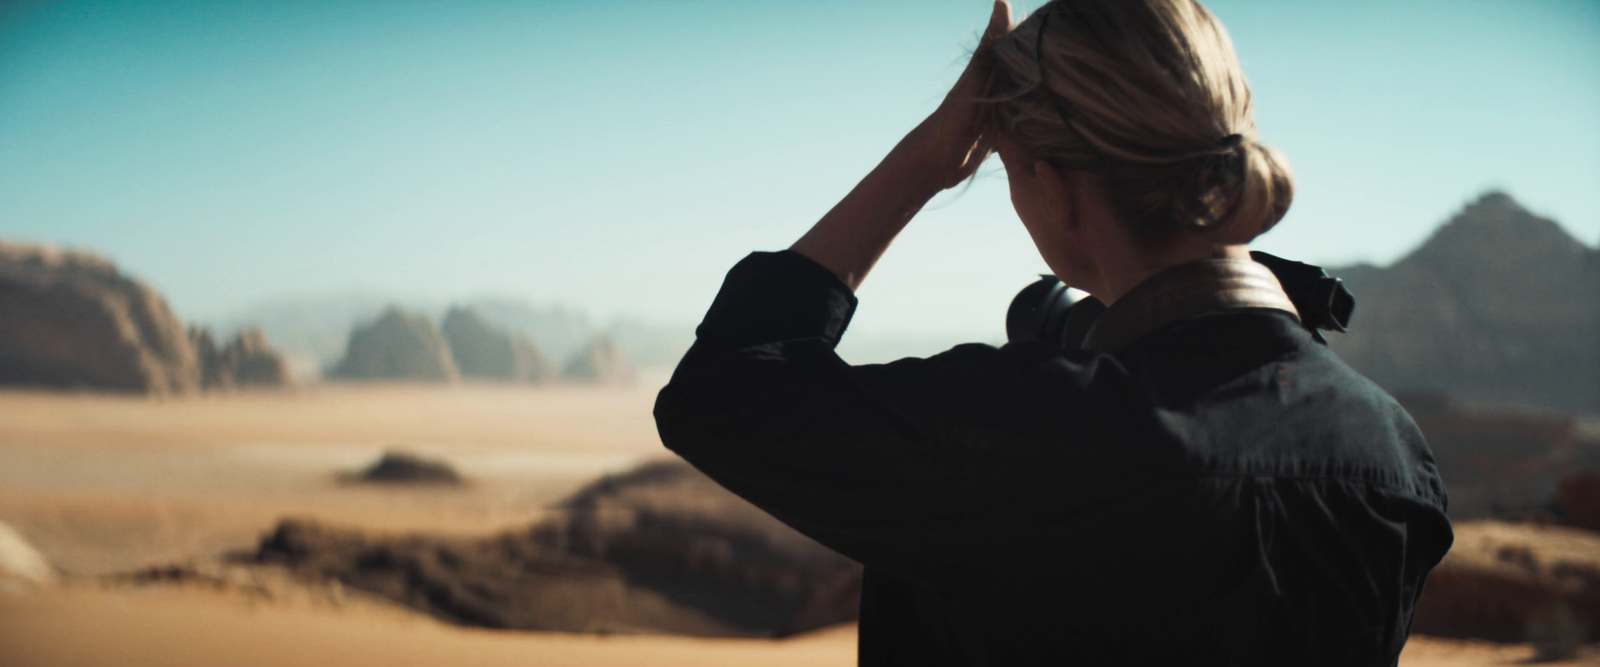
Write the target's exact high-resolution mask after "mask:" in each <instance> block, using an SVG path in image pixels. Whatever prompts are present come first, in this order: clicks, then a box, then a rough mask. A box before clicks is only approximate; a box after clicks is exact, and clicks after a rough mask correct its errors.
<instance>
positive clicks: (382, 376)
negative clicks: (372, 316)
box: [331, 308, 461, 382]
mask: <svg viewBox="0 0 1600 667" xmlns="http://www.w3.org/2000/svg"><path fill="white" fill-rule="evenodd" d="M331 375H332V376H333V377H335V378H342V379H347V380H412V381H421V382H453V381H455V380H457V379H460V377H461V373H460V371H459V370H458V369H457V368H456V362H455V359H454V358H453V357H452V356H450V346H449V343H447V342H446V341H445V338H444V334H442V333H440V331H439V328H438V327H436V326H434V324H433V321H432V320H429V319H428V318H426V317H423V316H421V315H415V314H412V313H407V312H405V311H402V310H400V309H399V308H390V309H388V310H386V311H384V313H383V314H382V315H380V316H378V319H377V320H374V321H373V322H371V323H369V324H366V325H365V326H358V327H356V329H355V330H354V331H352V332H350V343H349V345H348V346H347V347H346V350H345V355H344V359H342V360H341V361H340V362H339V364H338V366H336V367H335V368H334V369H333V372H332V373H331Z"/></svg>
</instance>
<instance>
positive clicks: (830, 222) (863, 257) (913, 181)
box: [790, 0, 1011, 290]
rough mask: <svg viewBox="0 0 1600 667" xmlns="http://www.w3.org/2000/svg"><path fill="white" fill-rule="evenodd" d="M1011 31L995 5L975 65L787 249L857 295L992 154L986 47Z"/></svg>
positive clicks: (1007, 11)
mask: <svg viewBox="0 0 1600 667" xmlns="http://www.w3.org/2000/svg"><path fill="white" fill-rule="evenodd" d="M1010 32H1011V5H1010V4H1008V3H1007V2H1006V0H996V2H995V3H994V13H993V14H991V15H990V16H989V27H988V29H986V30H984V33H983V37H982V38H981V39H980V40H979V41H978V49H977V50H976V51H974V52H973V54H972V62H970V63H968V64H967V69H966V71H964V72H962V73H961V78H960V79H959V80H957V81H956V85H955V86H954V87H953V88H951V89H950V92H949V94H947V95H945V97H944V102H941V103H940V104H939V108H938V109H935V110H934V112H933V113H932V114H930V115H929V116H928V118H927V119H926V120H924V121H922V122H921V123H920V124H918V125H917V127H916V128H915V129H913V130H911V133H910V134H907V135H906V136H905V138H904V139H901V140H900V143H899V144H897V145H895V147H894V150H892V151H889V155H888V157H885V158H884V159H883V161H882V162H880V163H878V166H877V168H875V169H873V170H872V173H869V174H867V177H866V178H863V179H861V182H860V183H857V184H856V187H855V189H854V190H851V191H850V194H847V195H845V197H844V199H842V200H840V201H839V203H838V204H836V205H834V207H833V210H830V211H828V213H827V215H824V216H822V219H821V220H818V221H817V224H816V225H813V226H812V227H811V231H809V232H806V235H805V236H802V237H800V240H799V241H795V243H794V245H793V246H790V249H791V250H794V251H795V252H798V253H800V254H802V255H805V256H806V257H810V258H811V259H812V260H813V261H815V262H817V263H818V264H821V265H822V266H824V267H826V268H827V269H828V270H829V271H832V272H833V273H834V275H837V276H839V279H840V280H843V281H844V282H845V284H847V285H849V286H850V289H852V290H854V289H856V288H858V287H860V286H861V281H863V280H866V277H867V272H868V271H871V270H872V267H873V265H875V264H877V262H878V258H879V257H882V256H883V251H884V250H886V249H888V247H889V243H890V242H891V241H893V240H894V237H895V236H896V235H898V234H899V233H900V230H902V229H904V228H905V226H906V223H908V222H911V218H912V216H915V215H916V214H917V211H920V210H922V207H923V206H924V205H925V204H927V203H928V200H929V199H932V198H933V196H934V195H935V194H938V192H939V191H940V190H943V189H945V188H949V187H951V186H954V185H956V184H957V183H960V182H961V181H962V180H964V179H966V178H967V177H968V176H971V175H972V174H973V173H974V172H976V171H977V170H978V165H981V164H983V161H984V159H985V158H987V157H989V153H990V152H991V151H993V149H994V137H992V136H988V135H986V134H985V133H984V129H985V123H984V107H983V104H982V102H980V100H981V99H982V98H983V97H984V96H985V95H986V94H987V93H988V92H989V91H988V87H989V75H990V73H991V72H992V71H993V69H994V54H993V51H992V50H991V49H990V45H991V44H993V43H994V42H995V40H997V39H999V38H1001V37H1004V36H1005V35H1006V34H1008V33H1010Z"/></svg>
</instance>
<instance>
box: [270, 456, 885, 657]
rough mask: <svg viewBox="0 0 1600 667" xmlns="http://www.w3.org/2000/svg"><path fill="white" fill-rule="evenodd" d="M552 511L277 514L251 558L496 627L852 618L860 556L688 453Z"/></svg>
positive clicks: (688, 630)
mask: <svg viewBox="0 0 1600 667" xmlns="http://www.w3.org/2000/svg"><path fill="white" fill-rule="evenodd" d="M555 514H556V516H557V518H554V519H551V520H548V521H546V522H543V523H540V524H537V525H535V526H532V527H530V528H528V529H524V530H517V531H511V532H507V533H504V534H500V535H496V536H492V537H488V538H483V539H464V538H453V537H444V536H430V535H412V536H391V535H378V534H370V533H364V532H361V531H356V530H349V529H340V528H334V527H330V526H325V525H322V524H317V523H313V522H307V521H286V522H283V523H282V524H280V525H279V526H278V527H277V529H276V530H274V531H273V532H272V533H271V534H269V535H267V536H266V537H265V538H264V539H263V540H262V542H261V545H260V547H259V549H258V550H257V552H256V554H255V556H254V560H255V561H257V562H261V563H272V564H280V565H283V566H286V567H288V568H289V569H290V570H292V571H294V572H297V573H299V574H300V575H301V576H305V577H312V578H323V579H334V580H337V581H340V582H342V583H343V584H344V585H347V586H352V587H355V588H358V589H362V590H365V591H368V592H371V593H375V594H377V595H380V596H383V597H386V598H389V599H391V600H394V601H396V602H399V603H401V604H405V605H408V606H411V607H413V608H416V609H419V610H422V611H425V612H427V613H430V614H433V615H434V616H437V617H439V618H443V619H446V620H449V621H452V622H456V623H462V624H467V625H479V626H487V627H495V628H515V629H529V630H556V631H567V632H648V633H672V634H687V635H702V636H733V637H761V636H782V635H787V634H793V633H797V632H804V631H807V630H811V629H815V628H818V627H823V626H826V625H832V624H835V623H841V622H847V621H851V620H854V619H855V617H856V612H857V609H858V605H859V597H860V576H861V569H860V567H859V566H858V565H856V564H855V563H853V562H851V561H850V560H848V559H846V558H844V557H843V556H840V555H838V554H836V553H834V552H832V551H830V550H828V549H826V548H824V547H822V546H821V545H818V544H817V543H815V542H813V541H811V540H809V539H807V538H806V537H804V536H802V535H800V534H799V533H796V532H794V531H793V530H791V529H789V528H788V527H786V526H784V525H783V524H781V523H778V522H777V521H776V520H775V519H773V518H771V517H770V516H767V515H766V514H765V513H763V512H761V511H760V510H757V509H756V508H755V507H753V506H751V505H749V504H748V503H745V502H744V501H742V500H740V499H739V498H737V497H736V496H734V495H733V494H731V493H729V492H727V491H725V490H723V489H722V488H721V487H719V486H717V485H716V484H715V483H714V482H712V481H711V480H709V479H707V478H705V477H704V476H702V475H700V473H698V472H696V471H695V470H694V469H693V468H691V467H689V466H688V464H685V463H682V462H677V461H675V462H667V463H656V464H648V465H645V466H642V467H640V468H638V469H636V470H634V471H632V472H629V473H627V474H623V475H618V476H613V477H607V478H604V479H602V480H600V481H598V482H596V483H594V484H592V485H590V486H589V487H587V488H585V489H583V490H581V491H579V492H578V493H577V494H576V495H574V496H573V497H572V498H571V499H569V500H568V501H566V502H565V503H563V504H562V505H560V506H559V507H558V508H556V512H555Z"/></svg>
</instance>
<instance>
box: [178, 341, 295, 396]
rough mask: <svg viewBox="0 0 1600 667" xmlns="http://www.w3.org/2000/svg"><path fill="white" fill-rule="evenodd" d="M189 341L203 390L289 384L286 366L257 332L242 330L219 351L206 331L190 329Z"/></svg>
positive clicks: (282, 359) (287, 365)
mask: <svg viewBox="0 0 1600 667" xmlns="http://www.w3.org/2000/svg"><path fill="white" fill-rule="evenodd" d="M189 340H190V342H191V344H193V345H194V348H195V353H196V354H198V355H199V357H200V378H201V385H202V386H204V387H205V388H206V389H233V388H236V387H281V386H284V385H287V384H291V382H292V380H291V379H290V373H289V364H288V362H287V361H285V360H284V358H283V355H280V354H278V352H277V351H276V350H274V349H272V346H271V345H270V344H268V343H267V335H266V334H264V333H262V332H261V330H260V329H257V328H254V327H252V328H248V329H245V330H243V331H241V332H239V334H238V335H236V336H234V337H233V340H230V341H228V342H227V344H225V345H223V346H222V347H221V348H218V347H217V344H216V341H215V340H214V339H213V338H212V336H211V331H210V330H209V329H203V328H191V329H190V330H189Z"/></svg>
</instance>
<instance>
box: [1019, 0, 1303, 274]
mask: <svg viewBox="0 0 1600 667" xmlns="http://www.w3.org/2000/svg"><path fill="white" fill-rule="evenodd" d="M1041 26H1043V32H1041V29H1040V28H1041ZM1036 49H1039V50H1042V52H1043V56H1044V60H1043V61H1042V62H1041V61H1040V60H1039V59H1038V58H1036ZM994 56H995V73H994V79H993V80H992V82H991V86H990V95H991V97H990V102H991V103H992V104H993V108H992V112H993V113H994V119H995V122H996V123H997V124H998V127H997V129H998V131H999V133H1000V134H1001V135H1002V136H1005V137H1007V138H1009V139H1010V140H1011V141H1012V143H1014V144H1015V145H1017V146H1018V147H1019V148H1020V149H1022V150H1023V151H1024V152H1026V153H1027V154H1028V155H1029V156H1030V157H1033V158H1034V159H1039V160H1044V161H1047V162H1049V163H1051V164H1053V165H1056V166H1059V167H1063V168H1068V169H1082V170H1089V171H1094V172H1097V173H1099V174H1101V175H1102V176H1103V177H1104V182H1105V184H1106V186H1107V191H1108V193H1109V194H1110V196H1111V199H1112V201H1113V202H1114V203H1115V205H1116V206H1117V207H1118V208H1119V209H1120V210H1121V212H1122V214H1123V215H1124V217H1125V218H1127V220H1128V221H1129V222H1130V223H1131V224H1133V225H1134V226H1135V228H1136V231H1138V232H1139V233H1140V235H1141V236H1142V237H1144V238H1146V239H1148V240H1152V241H1161V240H1165V239H1171V238H1173V236H1174V233H1177V232H1182V231H1188V232H1191V233H1193V234H1194V235H1197V236H1198V237H1199V238H1202V239H1205V240H1207V241H1209V242H1214V243H1244V242H1247V241H1249V240H1251V239H1253V238H1255V237H1256V236H1258V235H1260V234H1261V233H1263V232H1265V231H1267V230H1268V229H1271V228H1272V226H1273V225H1275V224H1277V222H1278V221H1279V220H1281V219H1282V218H1283V215H1284V213H1286V212H1288V210H1289V203H1290V201H1291V200H1292V199H1293V198H1294V176H1293V174H1292V173H1291V172H1290V171H1289V163H1288V161H1287V160H1285V159H1284V157H1283V156H1282V155H1281V154H1279V153H1278V152H1277V151H1275V150H1272V149H1271V148H1268V147H1266V146H1264V145H1262V144H1260V143H1258V142H1257V141H1256V126H1255V119H1254V112H1253V111H1254V110H1253V106H1252V104H1251V100H1250V88H1249V86H1248V85H1247V84H1246V83H1245V79H1244V74H1243V72H1241V71H1240V68H1239V61H1238V58H1237V57H1236V56H1235V55H1234V51H1233V42H1232V40H1230V39H1229V38H1228V33H1227V31H1226V30H1224V29H1223V27H1222V24H1221V22H1219V21H1218V20H1217V19H1216V17H1215V16H1213V15H1212V14H1211V12H1209V11H1207V10H1206V8H1204V7H1202V6H1200V4H1199V3H1198V2H1195V1H1194V0H1055V1H1054V2H1050V3H1048V4H1046V5H1045V6H1044V7H1042V8H1040V9H1039V10H1038V11H1036V12H1034V13H1033V15H1032V16H1029V17H1028V18H1027V20H1025V21H1023V22H1022V23H1021V24H1020V25H1018V26H1017V28H1016V29H1015V30H1014V31H1012V33H1011V34H1010V35H1008V36H1007V37H1005V38H1003V39H1001V40H999V41H997V42H996V43H995V44H994ZM1041 78H1042V79H1043V85H1042V86H1041V85H1040V83H1041ZM1232 135H1239V136H1232Z"/></svg>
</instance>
